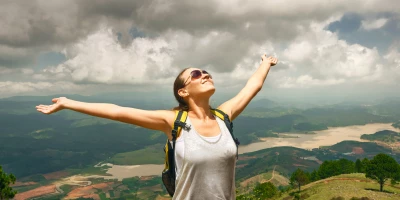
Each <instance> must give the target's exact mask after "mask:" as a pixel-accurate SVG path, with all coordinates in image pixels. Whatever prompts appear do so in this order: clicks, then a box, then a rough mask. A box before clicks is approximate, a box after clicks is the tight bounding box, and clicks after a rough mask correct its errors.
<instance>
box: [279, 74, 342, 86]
mask: <svg viewBox="0 0 400 200" xmlns="http://www.w3.org/2000/svg"><path fill="white" fill-rule="evenodd" d="M344 82H345V80H344V79H325V80H320V79H315V78H313V77H311V76H310V75H301V76H299V77H298V78H292V77H284V78H282V83H281V84H280V85H279V87H281V88H311V87H321V86H328V85H337V84H340V83H344Z"/></svg>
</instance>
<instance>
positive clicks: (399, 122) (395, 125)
mask: <svg viewBox="0 0 400 200" xmlns="http://www.w3.org/2000/svg"><path fill="white" fill-rule="evenodd" d="M392 126H393V127H395V128H400V121H398V122H395V123H393V124H392Z"/></svg>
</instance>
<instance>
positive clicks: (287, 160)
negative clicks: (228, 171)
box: [236, 147, 319, 182]
mask: <svg viewBox="0 0 400 200" xmlns="http://www.w3.org/2000/svg"><path fill="white" fill-rule="evenodd" d="M312 156H315V153H314V152H312V151H307V150H304V149H299V148H295V147H274V148H268V149H263V150H260V151H255V152H252V153H246V154H242V155H240V156H239V160H238V161H237V167H236V181H237V182H241V181H243V180H245V179H248V178H251V177H253V176H256V175H258V174H262V173H265V172H267V171H272V170H273V169H274V167H275V166H276V168H275V170H276V171H279V172H280V173H281V174H282V175H283V176H288V174H290V173H292V172H293V171H294V170H296V169H297V168H301V169H303V170H307V171H312V170H313V169H315V168H318V167H319V164H318V162H316V161H314V160H307V159H303V158H304V157H312Z"/></svg>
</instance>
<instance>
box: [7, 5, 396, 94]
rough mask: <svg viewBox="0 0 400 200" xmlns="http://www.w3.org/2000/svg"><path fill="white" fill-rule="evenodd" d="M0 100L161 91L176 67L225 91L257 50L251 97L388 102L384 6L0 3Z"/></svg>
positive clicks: (392, 14) (390, 41) (389, 57)
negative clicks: (265, 67) (267, 63)
mask: <svg viewBox="0 0 400 200" xmlns="http://www.w3.org/2000/svg"><path fill="white" fill-rule="evenodd" d="M0 27H1V28H0V98H4V97H10V96H24V95H54V94H81V95H96V94H104V93H112V94H113V95H118V94H119V93H120V94H121V95H123V94H124V93H125V94H126V93H130V94H138V95H139V94H141V95H143V94H144V95H150V96H154V97H155V98H157V96H158V95H170V96H171V98H173V94H172V85H173V81H174V80H175V78H176V76H177V75H178V73H179V72H180V71H181V70H182V69H184V68H186V67H196V68H202V69H206V70H207V71H209V72H210V73H211V74H212V75H213V79H214V82H215V85H216V93H219V94H220V95H222V96H224V95H225V96H227V97H228V96H232V95H234V94H236V93H237V92H238V91H239V90H240V89H241V88H242V87H243V86H244V85H245V84H246V81H247V80H248V78H249V77H250V76H251V75H252V74H253V73H254V72H255V70H256V69H257V67H258V66H259V64H260V61H261V59H260V57H261V55H262V54H264V53H265V54H267V55H272V56H275V57H277V58H278V59H279V64H278V65H276V66H274V67H272V68H271V70H270V72H269V75H268V77H267V80H266V82H265V83H264V87H263V90H262V91H260V92H259V94H258V96H259V97H263V98H264V97H265V98H271V99H279V98H286V99H292V100H296V99H303V100H304V99H306V100H307V99H314V100H315V99H316V100H318V101H325V100H327V99H338V100H345V99H366V98H376V97H389V96H398V95H399V86H400V4H399V3H398V2H397V1H396V0H352V1H347V0H335V1H321V0H302V1H288V0H279V1H278V0H264V1H255V0H247V1H240V0H225V1H220V0H203V1H187V0H185V1H184V0H174V1H171V0H134V1H132V0H113V1H109V0H96V1H89V0H52V1H48V0H30V1H22V0H1V1H0Z"/></svg>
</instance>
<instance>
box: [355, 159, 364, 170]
mask: <svg viewBox="0 0 400 200" xmlns="http://www.w3.org/2000/svg"><path fill="white" fill-rule="evenodd" d="M362 168H363V166H362V163H361V160H360V159H357V160H356V172H357V173H361V172H362V171H361V170H362Z"/></svg>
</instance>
